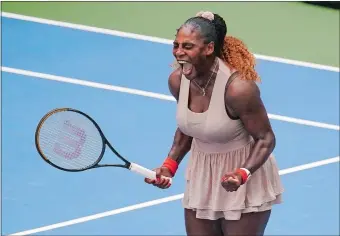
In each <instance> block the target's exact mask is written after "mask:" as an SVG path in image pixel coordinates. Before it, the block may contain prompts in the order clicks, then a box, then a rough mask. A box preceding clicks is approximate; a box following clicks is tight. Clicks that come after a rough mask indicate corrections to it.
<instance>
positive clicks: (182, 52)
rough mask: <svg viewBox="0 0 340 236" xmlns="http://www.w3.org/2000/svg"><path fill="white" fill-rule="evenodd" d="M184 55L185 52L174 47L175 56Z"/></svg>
mask: <svg viewBox="0 0 340 236" xmlns="http://www.w3.org/2000/svg"><path fill="white" fill-rule="evenodd" d="M184 55H185V53H184V51H183V50H182V49H180V48H177V49H176V51H175V56H176V57H181V56H184Z"/></svg>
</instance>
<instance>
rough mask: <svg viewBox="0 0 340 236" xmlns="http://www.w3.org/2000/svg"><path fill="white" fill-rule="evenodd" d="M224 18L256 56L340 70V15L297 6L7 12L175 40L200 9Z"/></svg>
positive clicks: (16, 7) (166, 5) (12, 7)
mask: <svg viewBox="0 0 340 236" xmlns="http://www.w3.org/2000/svg"><path fill="white" fill-rule="evenodd" d="M200 10H209V11H213V12H216V13H218V14H220V15H222V16H223V17H224V18H225V20H226V22H227V25H228V29H229V30H228V32H229V33H230V34H232V35H234V36H237V37H239V38H241V39H242V40H244V41H245V43H246V44H247V45H248V47H249V48H250V49H251V50H252V51H253V52H255V53H258V54H264V55H269V56H276V57H283V58H288V59H294V60H301V61H307V62H313V63H318V64H324V65H330V66H335V67H339V28H340V27H339V11H337V10H333V9H327V8H323V7H318V6H314V5H309V4H305V3H293V2H212V3H210V2H209V3H207V2H205V3H204V2H203V3H202V2H199V3H198V2H176V3H172V2H157V3H154V2H133V3H132V2H110V3H109V2H100V3H95V2H88V3H85V2H84V3H80V2H77V3H76V2H67V3H66V2H49V3H46V2H35V3H33V2H30V3H27V2H26V3H25V2H15V3H14V2H6V3H2V11H5V12H13V13H18V14H24V15H29V16H36V17H41V18H46V19H53V20H60V21H66V22H71V23H78V24H85V25H90V26H96V27H101V28H108V29H115V30H120V31H124V32H132V33H137V34H143V35H150V36H157V37H162V38H167V39H173V37H174V33H175V30H176V29H177V28H178V27H179V25H180V24H181V23H183V22H184V21H185V19H187V18H189V17H190V16H193V15H194V14H195V13H196V12H197V11H200Z"/></svg>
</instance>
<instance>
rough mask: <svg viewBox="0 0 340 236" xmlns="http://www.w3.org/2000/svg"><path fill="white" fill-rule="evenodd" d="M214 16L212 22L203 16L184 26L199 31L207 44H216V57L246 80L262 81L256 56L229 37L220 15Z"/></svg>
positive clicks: (192, 19) (189, 20) (242, 44)
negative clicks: (257, 68) (257, 69)
mask: <svg viewBox="0 0 340 236" xmlns="http://www.w3.org/2000/svg"><path fill="white" fill-rule="evenodd" d="M213 15H214V19H213V20H212V21H211V20H209V19H206V18H204V17H202V16H195V17H192V18H190V19H188V20H187V21H186V22H185V23H184V24H183V26H184V25H190V26H192V27H194V28H196V29H197V30H199V31H200V33H201V35H202V37H203V38H204V39H205V43H209V42H214V44H215V49H214V53H215V55H216V56H217V57H219V58H221V60H223V61H224V62H226V63H227V64H229V65H230V66H231V67H233V68H234V69H236V70H237V71H238V72H240V73H241V74H242V77H243V78H244V79H246V80H252V81H260V77H259V75H258V73H257V72H256V70H255V65H256V59H255V56H254V55H253V54H252V53H251V52H249V50H248V48H247V46H246V45H245V44H244V43H243V42H242V40H240V39H238V38H236V37H233V36H227V35H226V34H227V25H226V23H225V21H224V19H223V18H222V17H221V16H220V15H218V14H213Z"/></svg>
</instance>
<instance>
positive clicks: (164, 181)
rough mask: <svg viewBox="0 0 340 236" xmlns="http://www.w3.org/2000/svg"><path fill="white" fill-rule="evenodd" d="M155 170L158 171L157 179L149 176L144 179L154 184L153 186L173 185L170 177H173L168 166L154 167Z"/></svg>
mask: <svg viewBox="0 0 340 236" xmlns="http://www.w3.org/2000/svg"><path fill="white" fill-rule="evenodd" d="M154 171H155V172H156V178H157V180H151V179H149V178H145V179H144V181H145V182H146V183H148V184H152V185H153V186H156V187H158V188H161V189H167V188H169V187H170V186H171V183H170V179H169V178H172V177H173V176H172V174H171V172H170V171H169V169H168V168H166V167H160V168H156V169H154ZM162 176H165V177H169V178H164V177H162Z"/></svg>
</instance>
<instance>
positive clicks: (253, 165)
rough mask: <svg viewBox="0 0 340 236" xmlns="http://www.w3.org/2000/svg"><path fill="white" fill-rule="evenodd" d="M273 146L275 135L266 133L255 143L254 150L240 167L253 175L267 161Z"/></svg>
mask: <svg viewBox="0 0 340 236" xmlns="http://www.w3.org/2000/svg"><path fill="white" fill-rule="evenodd" d="M275 145H276V141H275V135H274V134H273V133H272V132H268V133H266V134H265V135H264V136H263V137H261V138H259V139H257V140H256V141H255V145H254V148H253V150H252V152H251V154H250V156H249V158H248V159H247V160H246V161H245V163H244V165H243V166H242V167H243V168H246V169H248V170H249V171H250V173H252V174H253V173H254V172H255V171H257V170H258V169H259V168H260V167H261V166H262V165H263V164H264V163H265V162H266V161H267V159H268V158H269V156H270V154H271V153H272V152H273V150H274V148H275Z"/></svg>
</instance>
